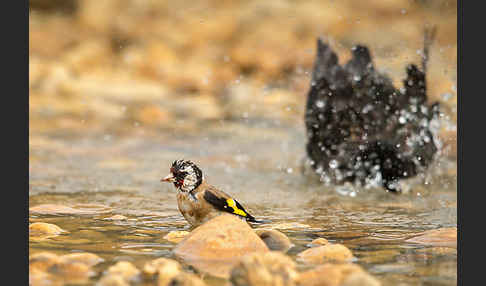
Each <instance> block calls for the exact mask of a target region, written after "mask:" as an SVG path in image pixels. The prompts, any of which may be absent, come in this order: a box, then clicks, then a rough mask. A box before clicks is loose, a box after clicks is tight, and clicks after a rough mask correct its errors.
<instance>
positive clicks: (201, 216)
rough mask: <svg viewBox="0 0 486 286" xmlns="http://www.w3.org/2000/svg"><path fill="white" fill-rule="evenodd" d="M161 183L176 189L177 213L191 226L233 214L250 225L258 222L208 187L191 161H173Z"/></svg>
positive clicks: (225, 195)
mask: <svg viewBox="0 0 486 286" xmlns="http://www.w3.org/2000/svg"><path fill="white" fill-rule="evenodd" d="M160 181H161V182H169V183H173V184H174V186H175V187H176V188H177V189H178V190H179V193H178V194H177V204H178V206H179V211H180V212H181V213H182V215H183V216H184V218H185V219H186V220H187V221H188V222H189V223H190V224H191V225H192V226H199V225H201V224H203V223H204V222H206V221H208V220H210V219H211V218H213V217H215V216H217V215H220V214H221V213H223V212H227V213H231V214H234V215H236V216H238V217H240V218H241V219H244V220H246V221H249V222H260V221H257V220H255V218H254V217H253V216H252V215H250V214H249V213H248V212H247V211H246V210H245V209H244V208H243V207H242V206H241V205H240V203H238V202H237V201H236V200H235V199H233V198H232V197H231V196H230V195H228V194H226V193H225V192H223V191H221V190H219V189H217V188H216V187H214V186H212V185H210V184H207V183H206V181H205V180H204V176H203V173H202V171H201V169H199V167H198V166H197V165H196V164H194V163H193V162H191V161H188V160H176V161H174V162H173V163H172V166H171V168H170V173H169V175H167V176H166V177H165V178H163V179H161V180H160Z"/></svg>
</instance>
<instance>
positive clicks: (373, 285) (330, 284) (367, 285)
mask: <svg viewBox="0 0 486 286" xmlns="http://www.w3.org/2000/svg"><path fill="white" fill-rule="evenodd" d="M295 281H296V285H298V286H344V285H347V286H351V285H353V286H354V285H356V286H358V285H359V286H379V285H381V284H380V282H379V281H378V280H377V279H376V278H374V277H373V276H371V275H369V274H368V273H366V272H365V271H364V270H363V269H362V268H361V267H360V266H358V265H356V264H349V263H346V264H324V265H320V266H318V267H316V268H314V269H311V270H308V271H305V272H302V273H300V274H299V276H298V277H297V278H296V280H295Z"/></svg>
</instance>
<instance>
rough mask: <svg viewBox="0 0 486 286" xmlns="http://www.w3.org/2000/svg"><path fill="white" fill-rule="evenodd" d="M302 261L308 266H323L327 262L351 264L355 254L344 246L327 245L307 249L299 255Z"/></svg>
mask: <svg viewBox="0 0 486 286" xmlns="http://www.w3.org/2000/svg"><path fill="white" fill-rule="evenodd" d="M298 257H299V259H300V260H302V261H303V262H304V263H307V264H322V263H324V262H326V261H329V260H332V261H338V262H349V261H351V260H353V258H354V257H353V253H352V252H351V250H349V248H347V247H346V246H344V245H342V244H326V245H322V246H317V247H312V248H309V249H306V250H304V251H302V252H301V253H299V254H298Z"/></svg>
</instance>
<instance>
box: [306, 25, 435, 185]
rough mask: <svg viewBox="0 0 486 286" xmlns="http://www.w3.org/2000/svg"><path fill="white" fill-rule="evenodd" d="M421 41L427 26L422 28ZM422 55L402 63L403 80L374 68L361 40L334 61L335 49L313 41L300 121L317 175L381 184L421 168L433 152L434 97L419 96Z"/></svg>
mask: <svg viewBox="0 0 486 286" xmlns="http://www.w3.org/2000/svg"><path fill="white" fill-rule="evenodd" d="M426 36H427V37H426V41H425V44H424V45H425V49H428V45H430V42H431V39H432V38H433V32H431V33H426ZM425 67H426V60H424V62H423V67H422V70H419V69H418V68H417V67H416V66H415V65H413V64H411V65H409V66H408V67H407V78H406V79H405V80H404V81H403V82H404V88H403V89H397V88H395V87H394V86H393V83H392V80H391V79H390V78H389V77H388V76H387V75H385V74H382V73H380V72H378V71H377V70H376V69H375V67H374V65H373V62H372V59H371V55H370V52H369V50H368V48H367V47H365V46H359V45H358V46H355V47H354V48H353V49H352V58H351V60H349V61H348V62H347V63H346V64H345V65H344V66H341V65H339V63H338V58H337V55H336V53H335V52H334V51H333V50H332V49H331V47H330V46H329V45H328V44H326V43H324V42H323V41H322V40H321V39H319V40H318V42H317V59H316V61H315V63H314V70H313V74H312V80H311V87H310V90H309V92H308V98H307V106H306V115H305V124H306V129H307V138H308V142H307V146H306V150H307V155H308V157H309V159H310V165H311V166H312V168H313V169H314V170H315V172H316V173H317V174H318V175H319V176H320V179H321V181H323V182H325V183H332V184H339V185H341V184H344V183H345V182H350V183H354V184H357V185H365V186H383V187H385V188H386V189H388V190H390V191H399V190H400V189H399V186H398V184H397V183H398V181H399V180H400V179H402V178H410V177H414V176H416V175H417V174H420V173H423V172H424V171H425V170H426V168H427V167H428V166H429V164H430V163H431V162H432V161H433V159H434V155H435V153H436V152H437V142H435V140H436V139H435V137H436V136H437V132H438V130H436V129H437V128H435V127H434V124H433V122H438V116H439V109H438V107H439V106H438V104H433V105H429V104H428V103H427V94H426V79H425Z"/></svg>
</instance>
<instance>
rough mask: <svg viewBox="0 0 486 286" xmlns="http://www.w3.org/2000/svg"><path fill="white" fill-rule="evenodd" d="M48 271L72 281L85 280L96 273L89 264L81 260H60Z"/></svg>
mask: <svg viewBox="0 0 486 286" xmlns="http://www.w3.org/2000/svg"><path fill="white" fill-rule="evenodd" d="M49 273H51V274H53V275H56V276H60V277H62V278H64V279H65V280H70V281H73V282H74V281H84V280H87V279H88V278H89V277H91V276H93V275H95V274H96V273H95V272H94V271H93V270H92V269H91V267H90V266H89V265H86V264H84V263H81V262H69V261H68V262H64V261H62V260H59V262H58V263H56V264H54V265H53V266H51V267H50V268H49Z"/></svg>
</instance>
